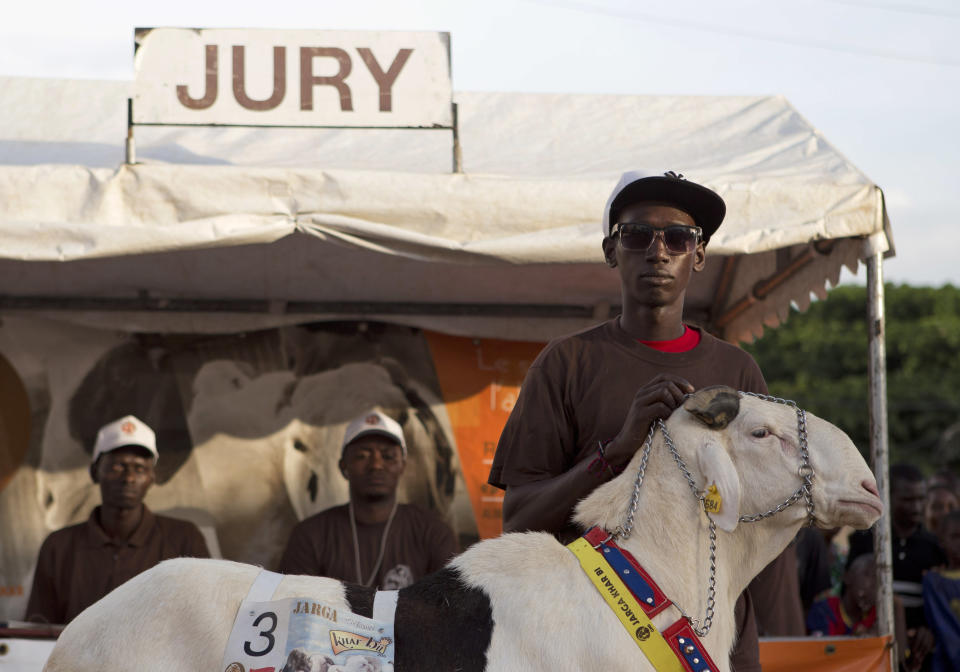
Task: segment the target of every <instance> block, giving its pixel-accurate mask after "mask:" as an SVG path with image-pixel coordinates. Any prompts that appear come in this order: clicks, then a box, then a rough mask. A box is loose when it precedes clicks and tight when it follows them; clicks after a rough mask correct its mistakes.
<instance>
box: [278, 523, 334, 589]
mask: <svg viewBox="0 0 960 672" xmlns="http://www.w3.org/2000/svg"><path fill="white" fill-rule="evenodd" d="M305 523H306V521H304V522H301V523H298V524H297V525H296V526H295V527H294V528H293V531H292V532H291V533H290V538H289V539H288V540H287V547H286V549H285V550H284V551H283V557H281V558H280V567H279V569H278V571H280V572H281V573H282V574H308V575H311V576H324V575H325V571H326V569H325V568H324V567H322V566H321V564H320V562H319V558H318V557H317V553H316V551H315V549H314V547H313V543H312V541H311V535H310V531H309V529H308V528H307V526H306V524H305Z"/></svg>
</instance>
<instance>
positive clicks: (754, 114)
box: [0, 78, 891, 341]
mask: <svg viewBox="0 0 960 672" xmlns="http://www.w3.org/2000/svg"><path fill="white" fill-rule="evenodd" d="M2 85H3V86H4V90H5V101H6V102H7V104H6V105H5V106H4V108H3V110H0V116H2V117H4V119H3V122H4V123H3V124H0V195H2V197H0V235H2V237H3V240H4V245H3V247H2V249H0V282H2V286H3V287H4V290H3V291H2V293H0V308H4V309H5V310H7V311H10V310H30V311H33V312H36V311H47V310H56V311H57V314H58V315H59V316H61V317H70V318H71V319H77V320H95V321H96V322H97V324H101V325H104V324H108V325H110V326H112V327H115V328H121V329H129V330H151V331H222V330H224V329H227V330H237V329H252V328H262V327H267V326H272V325H276V324H281V323H285V322H293V321H297V322H302V321H308V320H313V319H339V318H364V319H366V318H372V319H384V320H389V321H397V322H403V323H405V324H411V325H415V326H422V327H427V328H433V329H437V330H441V331H446V332H450V333H459V334H469V335H474V336H489V337H504V338H514V339H529V340H543V339H547V338H550V337H552V336H555V335H558V334H559V333H563V332H564V331H568V330H571V329H574V328H578V327H580V326H584V325H586V324H589V323H591V322H594V321H596V319H598V318H602V317H606V316H607V315H609V314H610V312H611V310H616V304H618V303H619V299H620V297H619V284H618V280H617V277H616V275H615V273H613V272H611V271H610V270H609V269H607V268H606V267H605V266H604V264H603V263H602V256H601V253H600V240H601V237H602V234H601V232H600V224H599V222H600V217H601V211H602V207H603V204H604V202H605V201H606V197H607V195H608V193H609V191H610V189H611V188H612V186H613V184H614V183H615V182H616V180H617V178H618V176H619V174H620V173H621V172H622V171H623V170H627V169H641V170H647V171H649V172H651V173H659V172H662V171H663V170H667V169H672V170H676V171H678V172H683V173H684V174H686V175H687V176H688V177H689V178H690V179H694V180H696V181H699V182H703V183H705V184H707V185H709V186H711V187H712V188H714V189H716V190H717V191H718V192H719V193H720V194H721V195H722V196H723V197H724V199H725V200H726V202H727V209H728V215H727V219H726V221H725V223H724V225H723V226H722V227H721V229H720V231H719V232H718V233H717V234H716V235H715V236H714V238H713V239H712V240H711V242H710V246H709V248H708V265H707V268H706V270H705V271H704V272H703V273H701V274H699V275H698V276H697V277H696V278H695V282H694V285H693V286H692V288H691V291H690V294H689V296H688V312H689V317H690V319H692V320H694V321H697V322H699V323H701V324H704V325H705V326H707V327H708V328H710V329H712V330H713V331H715V332H717V333H719V334H721V335H722V336H724V337H726V338H727V339H729V340H733V341H737V340H749V339H751V338H752V337H755V336H758V335H759V334H761V333H762V328H763V326H762V325H763V324H768V325H776V324H778V323H779V321H781V320H783V319H785V317H786V313H787V311H788V310H789V307H790V305H791V303H794V304H796V305H799V306H800V307H801V308H805V307H806V305H807V304H808V303H809V297H810V295H811V292H812V293H815V294H819V295H823V294H824V293H825V283H827V282H830V283H836V282H837V279H838V277H839V274H840V269H841V267H842V266H844V265H846V266H848V267H850V268H852V269H855V268H856V266H857V263H858V259H860V258H861V257H864V256H867V255H868V254H871V253H873V252H875V251H876V250H877V249H879V250H881V251H883V250H886V249H889V248H890V247H891V245H890V238H889V227H887V226H886V219H885V213H884V207H883V199H882V194H881V192H880V189H879V188H878V187H877V186H875V185H874V184H872V183H871V182H870V180H869V179H867V178H866V176H864V175H863V174H862V173H861V172H860V171H858V170H857V169H856V168H855V167H854V166H853V165H851V164H850V163H849V162H848V161H847V160H846V159H845V158H844V157H843V156H841V155H840V154H839V153H838V152H837V151H836V150H835V149H834V148H833V147H832V146H831V145H830V144H829V143H828V142H826V141H825V140H824V139H823V137H822V136H821V135H820V134H819V133H818V132H817V131H816V129H814V128H813V127H812V126H811V125H810V124H809V123H808V122H807V121H806V120H804V119H803V118H802V117H801V116H800V115H799V114H798V113H797V112H796V111H795V110H794V109H793V108H792V107H791V106H790V104H789V103H788V102H787V101H786V100H785V99H783V98H781V97H677V96H658V97H651V96H595V95H532V94H505V93H504V94H490V93H470V94H459V95H457V96H456V102H457V104H458V111H459V138H460V145H461V152H462V167H463V172H461V173H451V171H450V167H451V163H452V158H451V157H452V154H453V152H452V138H451V135H450V133H449V132H448V131H436V130H315V129H249V128H190V127H165V128H159V127H137V128H136V129H135V133H136V146H137V159H138V161H140V163H137V164H135V165H122V161H123V141H124V138H125V136H126V99H127V97H128V95H129V91H130V85H129V84H127V83H123V82H77V81H60V80H32V79H12V78H8V79H3V80H2ZM865 240H868V241H870V244H869V245H868V246H867V248H866V251H865V246H864V241H865ZM518 318H519V319H518ZM523 318H527V319H523Z"/></svg>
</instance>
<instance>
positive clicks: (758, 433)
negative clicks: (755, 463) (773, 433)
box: [750, 427, 770, 439]
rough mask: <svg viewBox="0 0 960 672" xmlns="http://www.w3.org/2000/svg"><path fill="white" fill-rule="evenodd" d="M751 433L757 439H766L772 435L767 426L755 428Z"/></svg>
mask: <svg viewBox="0 0 960 672" xmlns="http://www.w3.org/2000/svg"><path fill="white" fill-rule="evenodd" d="M750 434H751V435H752V436H753V438H755V439H765V438H767V437H768V436H770V430H769V429H767V428H766V427H760V428H759V429H755V430H753V431H752V432H750Z"/></svg>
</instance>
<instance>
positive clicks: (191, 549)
mask: <svg viewBox="0 0 960 672" xmlns="http://www.w3.org/2000/svg"><path fill="white" fill-rule="evenodd" d="M158 459H159V452H158V451H157V442H156V436H155V434H154V432H153V430H152V429H150V427H148V426H147V425H146V424H145V423H143V422H142V421H140V420H138V419H137V418H136V417H134V416H132V415H128V416H125V417H123V418H120V419H119V420H115V421H114V422H111V423H109V424H107V425H104V426H103V427H102V428H101V429H100V431H99V433H98V434H97V441H96V444H95V445H94V448H93V457H92V459H91V464H90V476H91V477H92V478H93V482H94V483H96V484H97V485H98V486H99V487H100V500H101V503H100V506H98V507H96V508H95V509H94V510H93V512H91V514H90V517H89V519H87V521H86V522H85V523H80V524H78V525H71V526H69V527H65V528H62V529H60V530H57V531H56V532H53V533H52V534H50V536H48V537H47V538H46V540H45V541H44V542H43V545H42V546H41V547H40V553H39V555H38V557H37V570H36V572H35V573H34V575H33V587H32V588H31V590H30V601H29V602H28V603H27V611H26V614H25V620H28V621H39V622H45V623H56V624H61V623H69V622H70V621H72V620H73V619H74V617H75V616H76V615H77V614H79V613H80V612H81V611H83V610H84V609H86V608H87V607H89V606H90V605H91V604H93V603H94V602H96V601H97V600H99V599H100V598H101V597H103V596H104V595H106V594H107V593H109V592H110V591H111V590H113V589H114V588H116V587H117V586H119V585H120V584H122V583H124V582H125V581H128V580H130V579H132V578H133V577H134V576H136V575H137V574H139V573H141V572H144V571H146V570H148V569H150V568H151V567H153V566H154V565H156V564H157V563H159V562H161V561H163V560H168V559H170V558H179V557H183V556H187V557H193V558H209V557H210V552H209V551H208V550H207V544H206V541H204V538H203V534H202V533H201V532H200V530H199V529H197V526H196V525H194V524H193V523H191V522H189V521H186V520H178V519H176V518H169V517H167V516H160V515H156V514H154V513H153V512H151V511H150V509H148V508H147V506H146V505H145V504H144V503H143V499H144V497H145V496H146V494H147V490H149V489H150V486H152V485H153V481H154V477H155V474H154V467H155V465H156V463H157V460H158Z"/></svg>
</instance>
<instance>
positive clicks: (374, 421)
mask: <svg viewBox="0 0 960 672" xmlns="http://www.w3.org/2000/svg"><path fill="white" fill-rule="evenodd" d="M364 422H365V423H367V424H368V425H379V424H380V417H379V416H377V415H373V414H370V415H368V416H367V418H366V420H364Z"/></svg>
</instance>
